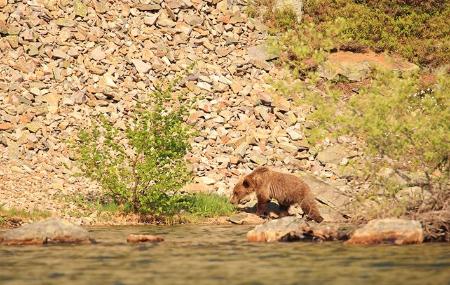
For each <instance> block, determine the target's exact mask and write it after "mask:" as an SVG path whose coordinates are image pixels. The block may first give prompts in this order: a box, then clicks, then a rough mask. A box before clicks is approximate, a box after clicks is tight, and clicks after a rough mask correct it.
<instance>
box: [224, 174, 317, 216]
mask: <svg viewBox="0 0 450 285" xmlns="http://www.w3.org/2000/svg"><path fill="white" fill-rule="evenodd" d="M252 192H256V197H257V199H258V205H257V207H256V209H257V210H256V213H257V214H258V215H266V214H267V205H268V203H269V202H270V199H275V200H277V201H278V204H279V205H280V206H281V207H283V208H285V209H289V207H290V206H291V205H293V204H299V205H300V207H301V208H302V210H303V213H305V214H306V215H307V216H308V217H309V218H311V219H313V220H314V221H316V222H318V223H320V222H322V221H323V218H322V216H321V215H320V212H319V209H318V208H317V203H316V201H315V198H314V195H313V194H312V192H311V189H309V186H308V185H307V184H306V183H305V182H303V181H302V180H301V179H300V178H299V177H297V176H295V175H292V174H287V173H281V172H277V171H273V170H270V169H269V168H267V167H258V168H256V169H255V170H254V171H253V172H251V173H250V174H248V175H246V176H245V177H244V178H242V179H240V180H239V182H238V183H237V184H236V185H235V186H234V189H233V196H232V197H231V203H233V204H235V205H236V204H238V203H239V202H240V201H241V200H242V199H243V198H244V197H245V196H247V195H248V194H250V193H252Z"/></svg>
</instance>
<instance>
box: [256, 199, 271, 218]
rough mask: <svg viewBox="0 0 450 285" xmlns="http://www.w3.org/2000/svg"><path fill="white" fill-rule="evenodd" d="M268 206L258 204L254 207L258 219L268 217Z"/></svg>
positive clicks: (263, 203) (262, 203) (265, 203)
mask: <svg viewBox="0 0 450 285" xmlns="http://www.w3.org/2000/svg"><path fill="white" fill-rule="evenodd" d="M268 204H269V202H268V201H267V202H259V201H258V204H257V205H256V214H257V215H258V216H260V217H266V216H267V215H268V212H267V208H268V207H267V205H268Z"/></svg>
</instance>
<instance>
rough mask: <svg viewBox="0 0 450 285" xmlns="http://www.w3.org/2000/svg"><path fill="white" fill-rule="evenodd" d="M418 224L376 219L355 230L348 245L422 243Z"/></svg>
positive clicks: (420, 228)
mask: <svg viewBox="0 0 450 285" xmlns="http://www.w3.org/2000/svg"><path fill="white" fill-rule="evenodd" d="M423 236H424V235H423V230H422V226H421V225H420V222H418V221H413V220H403V219H376V220H372V221H370V222H369V223H368V224H367V225H365V226H364V227H362V228H360V229H357V230H356V231H355V232H354V233H353V235H352V237H351V238H350V240H348V241H347V243H348V244H362V245H372V244H381V243H390V244H397V245H402V244H416V243H422V241H423Z"/></svg>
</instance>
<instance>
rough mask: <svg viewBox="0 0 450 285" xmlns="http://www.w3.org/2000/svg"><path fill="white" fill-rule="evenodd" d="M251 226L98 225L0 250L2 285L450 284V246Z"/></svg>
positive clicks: (1, 247) (0, 248)
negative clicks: (290, 239)
mask: <svg viewBox="0 0 450 285" xmlns="http://www.w3.org/2000/svg"><path fill="white" fill-rule="evenodd" d="M250 228H251V227H248V226H211V225H207V226H206V225H205V226H203V225H201V226H199V225H179V226H171V227H169V226H137V227H103V228H101V227H97V228H91V229H90V231H91V233H92V236H93V237H94V238H95V239H96V240H97V241H98V243H97V244H94V245H64V246H59V245H57V246H24V247H7V246H0V284H2V285H3V284H11V285H12V284H117V285H118V284H171V285H173V284H196V285H202V284H226V285H232V284H273V285H275V284H314V285H319V284H342V285H353V284H408V285H411V284H421V285H424V284H433V285H440V284H445V285H449V284H450V244H445V243H441V244H439V243H435V244H423V245H413V246H371V247H362V246H347V245H344V244H342V243H338V242H331V243H310V242H295V243H272V244H264V243H248V242H246V238H245V235H246V233H247V231H248V230H249V229H250ZM130 233H141V234H144V233H145V234H156V235H161V236H164V238H165V239H166V240H165V241H164V242H162V243H159V244H138V245H136V244H127V243H126V237H127V235H128V234H130Z"/></svg>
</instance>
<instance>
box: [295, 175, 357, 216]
mask: <svg viewBox="0 0 450 285" xmlns="http://www.w3.org/2000/svg"><path fill="white" fill-rule="evenodd" d="M299 176H300V177H301V178H302V179H303V181H305V183H306V184H308V186H309V187H310V188H311V191H312V192H313V194H314V196H315V197H316V198H317V199H318V206H319V211H320V214H321V215H322V217H323V218H324V220H325V221H328V222H331V221H339V222H343V221H345V220H346V219H347V217H348V216H347V215H346V208H347V206H348V204H349V203H350V197H348V196H346V195H344V193H342V191H339V189H337V188H336V187H333V186H332V185H330V184H328V183H326V182H324V181H322V180H320V179H318V178H316V177H314V176H312V175H309V174H306V173H300V175H299Z"/></svg>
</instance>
